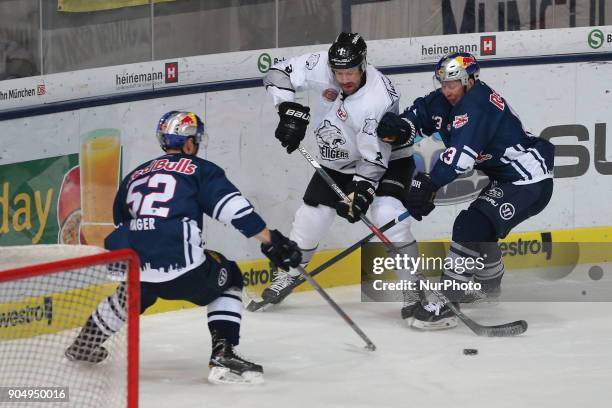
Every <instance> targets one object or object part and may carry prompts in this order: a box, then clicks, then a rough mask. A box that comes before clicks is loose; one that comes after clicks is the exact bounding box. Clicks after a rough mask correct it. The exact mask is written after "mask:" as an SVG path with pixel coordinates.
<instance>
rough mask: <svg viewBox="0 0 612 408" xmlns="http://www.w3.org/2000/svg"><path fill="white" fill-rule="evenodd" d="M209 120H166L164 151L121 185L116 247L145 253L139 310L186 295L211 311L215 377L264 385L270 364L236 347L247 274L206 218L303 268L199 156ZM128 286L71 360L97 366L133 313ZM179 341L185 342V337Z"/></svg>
mask: <svg viewBox="0 0 612 408" xmlns="http://www.w3.org/2000/svg"><path fill="white" fill-rule="evenodd" d="M203 133H204V123H203V122H202V121H201V120H200V118H199V117H198V116H197V115H196V114H194V113H192V112H180V111H171V112H168V113H166V114H165V115H164V116H162V118H161V120H160V121H159V124H158V127H157V138H158V141H159V143H160V145H161V147H162V149H163V150H164V152H165V154H164V155H163V156H161V157H158V158H155V159H153V160H149V161H147V162H145V163H143V164H141V165H140V166H138V167H137V168H136V169H134V170H133V171H132V172H130V173H129V174H128V175H127V176H126V177H125V178H124V180H123V181H122V183H121V185H120V186H119V190H118V191H117V195H116V197H115V202H114V207H113V218H114V223H115V225H117V226H118V227H117V228H116V229H115V231H114V232H113V233H111V234H110V235H109V236H108V237H107V238H106V240H105V246H106V248H107V249H119V248H132V249H133V250H135V251H136V252H137V253H138V256H139V258H140V263H141V268H140V312H141V313H143V312H144V311H145V310H146V309H147V308H149V307H150V306H152V305H153V304H154V303H155V301H156V300H157V299H158V298H163V299H169V300H186V301H189V302H191V303H194V304H196V305H199V306H207V308H208V328H209V330H210V333H211V338H212V354H211V357H210V362H209V366H210V371H209V376H208V379H209V381H210V382H212V383H224V382H225V383H227V382H239V383H256V382H261V381H262V380H263V368H262V367H261V365H259V364H255V363H252V362H250V361H247V360H245V359H243V358H242V357H240V356H239V355H237V354H236V353H235V352H234V347H235V346H236V345H238V342H239V338H240V323H241V319H242V316H241V311H242V299H241V290H242V286H243V278H242V273H241V271H240V269H239V268H238V265H237V264H236V262H234V261H231V260H229V259H227V258H225V257H224V256H223V255H222V254H220V253H218V252H215V251H212V250H210V249H205V243H204V241H203V240H202V239H201V232H202V222H203V220H202V215H203V214H206V215H208V216H209V217H211V218H213V219H215V220H218V221H220V222H223V223H226V224H231V225H232V226H233V227H234V228H236V229H238V230H239V231H240V232H241V233H242V234H243V235H245V236H246V237H247V238H250V237H255V238H256V239H257V240H259V241H261V242H262V244H261V250H262V252H263V253H264V255H266V256H267V257H268V258H269V259H270V260H271V261H272V263H274V264H275V265H276V266H278V267H279V268H281V269H288V267H289V266H297V265H299V263H300V260H301V254H300V251H299V249H298V247H297V245H296V244H295V243H294V242H291V241H290V240H289V239H287V238H286V237H285V236H283V234H281V233H280V232H278V231H276V230H269V229H268V228H267V227H266V224H265V222H264V221H263V220H262V218H261V217H260V216H259V215H258V214H257V212H255V209H254V208H253V206H252V205H251V203H250V202H249V201H248V200H247V199H246V198H245V197H243V196H242V194H241V193H240V191H239V190H238V189H237V188H236V187H235V186H234V185H233V184H232V183H231V182H230V181H229V180H228V179H227V177H226V176H225V173H224V171H223V170H222V169H221V168H220V167H219V166H217V165H216V164H214V163H212V162H210V161H208V160H204V159H201V158H199V157H197V156H196V155H197V153H198V149H199V146H200V142H201V140H202V135H203ZM125 297H126V296H125V287H124V285H123V284H121V285H120V286H119V288H118V290H117V291H116V292H115V293H114V294H113V295H111V296H110V297H108V298H107V299H105V300H104V301H102V302H101V303H100V304H99V305H98V307H97V309H96V311H94V313H93V314H92V315H91V316H90V317H89V319H88V320H87V322H86V323H85V325H84V327H83V329H82V330H81V332H80V334H79V335H78V336H77V338H76V339H75V340H74V342H73V344H72V345H71V346H70V347H69V348H68V349H67V350H66V352H65V354H66V357H67V358H68V359H69V360H73V361H85V362H90V363H98V362H101V361H103V360H104V359H106V357H107V355H108V352H107V350H106V349H105V348H104V346H103V345H102V344H103V343H104V341H106V340H107V339H108V338H109V337H110V336H112V335H113V334H115V333H116V332H117V331H118V330H120V329H121V327H122V326H123V324H124V323H125V319H126V312H125V301H126V299H125ZM177 341H178V340H177Z"/></svg>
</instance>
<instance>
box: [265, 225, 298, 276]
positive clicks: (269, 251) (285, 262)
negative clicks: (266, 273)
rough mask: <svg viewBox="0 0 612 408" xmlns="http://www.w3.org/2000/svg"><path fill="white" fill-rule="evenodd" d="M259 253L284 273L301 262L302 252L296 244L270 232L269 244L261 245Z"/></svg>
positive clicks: (277, 233) (274, 231)
mask: <svg viewBox="0 0 612 408" xmlns="http://www.w3.org/2000/svg"><path fill="white" fill-rule="evenodd" d="M261 252H263V254H264V255H265V256H267V257H268V259H269V260H270V261H272V263H273V264H274V265H276V266H277V267H279V268H281V269H282V270H284V271H288V270H289V267H292V268H295V267H296V266H298V265H299V264H300V262H302V252H301V251H300V248H298V246H297V244H296V243H295V242H293V241H291V240H290V239H289V238H287V237H286V236H284V235H283V234H281V233H280V232H278V231H277V230H270V242H269V243H267V244H264V243H262V244H261Z"/></svg>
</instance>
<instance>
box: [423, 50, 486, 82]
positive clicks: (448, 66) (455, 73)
mask: <svg viewBox="0 0 612 408" xmlns="http://www.w3.org/2000/svg"><path fill="white" fill-rule="evenodd" d="M434 75H435V76H436V79H437V80H438V81H439V82H444V81H457V80H459V81H461V84H463V85H467V84H468V79H469V78H473V79H474V80H477V79H478V77H479V76H480V65H478V61H476V57H474V56H473V55H472V54H470V53H467V52H455V53H453V54H448V55H445V56H444V57H442V58H441V59H440V61H438V63H437V64H436V70H435V74H434Z"/></svg>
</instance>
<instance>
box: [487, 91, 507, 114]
mask: <svg viewBox="0 0 612 408" xmlns="http://www.w3.org/2000/svg"><path fill="white" fill-rule="evenodd" d="M489 102H491V103H492V104H493V105H495V106H496V107H497V109H499V110H502V111H503V110H504V108H505V107H506V103H505V102H504V99H503V98H502V97H501V96H500V95H499V94H498V93H496V92H493V93H492V94H491V95H489Z"/></svg>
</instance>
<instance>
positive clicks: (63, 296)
mask: <svg viewBox="0 0 612 408" xmlns="http://www.w3.org/2000/svg"><path fill="white" fill-rule="evenodd" d="M96 252H100V253H97V254H96ZM57 259H61V260H57ZM44 261H46V262H47V263H39V262H44ZM49 261H53V262H49ZM32 263H35V265H31V264H32ZM28 264H29V265H28ZM8 268H12V269H8ZM121 282H126V288H127V290H126V296H127V299H126V302H125V305H126V307H125V309H126V310H125V314H124V315H125V316H126V322H127V324H125V325H124V326H123V328H122V329H121V330H120V331H119V332H117V333H116V334H115V335H113V336H111V337H110V338H109V339H108V340H106V342H105V343H104V348H106V349H107V350H108V352H109V355H108V358H107V359H106V360H105V361H103V362H101V363H98V364H92V363H84V362H81V363H79V362H73V361H69V360H68V359H67V358H66V357H65V356H64V351H65V350H66V348H68V346H70V345H71V344H72V342H73V340H74V339H75V338H76V336H77V335H78V333H79V332H80V330H81V327H82V326H83V325H84V323H85V322H86V321H87V319H88V317H89V316H90V315H91V314H92V313H93V312H95V311H96V309H97V306H98V304H99V303H100V302H102V301H103V300H105V299H106V298H107V297H108V296H110V295H112V294H113V293H114V292H115V290H116V289H117V288H118V286H119V284H120V283H121ZM139 294H140V289H139V263H138V257H137V255H136V254H135V253H134V252H133V251H130V250H121V251H113V252H105V251H104V250H102V249H99V248H94V247H85V246H72V245H48V246H45V245H36V246H25V247H3V248H0V406H2V407H5V406H7V407H10V406H15V407H26V406H34V407H39V406H42V405H44V406H47V404H49V406H62V407H79V408H87V407H130V408H135V407H137V405H138V317H139ZM41 401H42V402H45V403H46V404H42V405H41V404H40V402H41Z"/></svg>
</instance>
